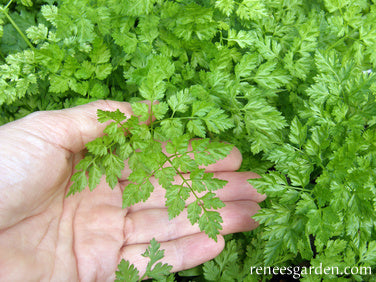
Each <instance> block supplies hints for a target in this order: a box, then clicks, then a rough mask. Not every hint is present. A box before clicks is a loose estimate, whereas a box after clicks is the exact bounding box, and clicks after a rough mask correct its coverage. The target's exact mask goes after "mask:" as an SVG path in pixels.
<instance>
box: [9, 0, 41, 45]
mask: <svg viewBox="0 0 376 282" xmlns="http://www.w3.org/2000/svg"><path fill="white" fill-rule="evenodd" d="M12 1H13V0H11V1H9V2H8V4H7V5H6V7H5V8H4V9H2V10H3V13H4V15H5V16H6V17H7V19H8V20H9V22H10V23H11V24H12V26H13V27H14V28H15V29H16V30H17V32H18V33H19V35H21V37H22V39H23V40H24V41H25V42H26V44H27V45H29V47H30V48H31V49H32V50H34V49H35V48H34V46H33V44H31V42H30V41H29V39H28V38H27V37H26V36H25V34H24V33H23V32H22V31H21V29H20V28H19V27H18V25H17V24H16V23H15V21H14V20H13V19H12V18H11V16H10V15H9V14H8V13H7V8H8V6H9V5H10V4H11V3H12Z"/></svg>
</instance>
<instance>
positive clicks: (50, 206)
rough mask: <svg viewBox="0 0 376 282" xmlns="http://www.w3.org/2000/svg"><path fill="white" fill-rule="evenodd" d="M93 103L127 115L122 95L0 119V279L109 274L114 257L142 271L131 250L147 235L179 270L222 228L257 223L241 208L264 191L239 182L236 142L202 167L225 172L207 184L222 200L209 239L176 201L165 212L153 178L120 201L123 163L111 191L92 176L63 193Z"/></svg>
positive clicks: (242, 176)
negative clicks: (125, 202) (93, 184)
mask: <svg viewBox="0 0 376 282" xmlns="http://www.w3.org/2000/svg"><path fill="white" fill-rule="evenodd" d="M97 109H102V110H107V111H114V110H116V109H120V111H122V112H124V113H125V114H126V116H128V117H129V116H130V115H131V114H132V109H131V106H130V104H128V103H125V102H114V101H97V102H94V103H90V104H87V105H84V106H78V107H75V108H71V109H65V110H59V111H48V112H36V113H33V114H30V115H29V116H27V117H25V118H23V119H20V120H17V121H14V122H11V123H8V124H6V125H4V126H2V127H0V172H1V174H0V281H114V279H115V271H116V269H117V265H118V263H119V262H120V261H121V260H122V259H125V260H128V261H130V263H133V264H134V265H135V266H136V267H137V268H138V269H139V271H140V273H141V275H142V274H143V273H144V272H145V269H146V264H147V258H144V257H142V256H141V254H142V253H143V252H144V251H145V249H146V248H147V246H148V242H149V241H150V240H151V239H152V238H155V239H156V240H158V241H159V242H160V243H161V249H164V250H165V257H164V258H163V262H164V263H169V264H170V265H172V266H173V269H172V271H174V272H175V271H180V270H184V269H189V268H192V267H194V266H196V265H199V264H202V263H204V262H205V261H208V260H210V259H212V258H214V257H215V256H217V255H218V254H219V253H220V252H221V251H222V249H223V247H224V240H223V237H222V236H223V235H225V234H229V233H235V232H243V231H249V230H252V229H254V228H256V227H257V223H256V222H255V221H254V220H253V219H252V218H251V216H252V215H253V214H255V213H256V212H257V210H258V209H259V206H258V204H257V203H259V202H260V201H262V200H263V199H264V198H265V197H264V196H263V195H260V194H258V193H257V191H256V190H255V189H253V188H252V187H251V185H250V184H248V182H247V179H249V178H255V177H257V175H256V174H254V173H252V172H236V170H237V169H238V168H239V166H240V164H241V161H242V158H241V154H240V152H239V150H237V149H236V148H234V149H233V150H232V152H231V153H230V154H229V155H228V156H227V157H226V158H225V159H224V160H221V161H218V162H217V163H216V164H213V165H210V166H208V167H206V171H208V172H214V175H215V177H217V178H221V179H225V180H228V183H227V185H226V186H225V187H224V188H223V189H221V190H219V191H217V195H218V196H219V198H220V199H221V200H222V201H224V202H225V204H226V206H225V207H224V208H222V209H221V210H220V213H221V216H222V218H223V230H222V231H221V236H219V237H218V240H217V242H215V241H214V240H212V239H210V238H208V237H207V235H205V234H203V233H202V232H200V230H199V228H198V227H197V225H194V226H192V225H191V224H190V222H189V220H188V219H187V217H186V210H185V211H183V212H182V214H181V215H179V216H178V217H176V218H174V219H173V220H171V221H169V220H168V214H167V209H166V207H165V198H164V194H165V192H164V189H163V188H161V187H160V186H159V185H158V182H157V181H155V179H151V182H152V183H153V184H154V186H155V189H154V192H153V193H152V195H151V197H150V198H149V199H148V200H147V201H146V202H142V203H138V204H136V205H134V206H132V207H130V208H126V209H122V191H123V189H126V185H127V175H128V173H129V172H127V170H125V172H124V173H123V176H122V177H121V178H120V179H119V182H118V184H117V185H116V187H115V188H114V189H113V190H112V189H110V188H109V187H108V185H107V183H106V181H105V179H104V178H102V179H101V182H100V184H99V186H98V187H97V188H96V189H95V190H94V191H93V192H90V191H89V190H88V189H86V190H84V191H83V192H81V193H78V194H75V195H73V196H69V197H66V194H67V192H68V190H69V186H70V184H71V183H70V178H71V176H72V174H73V173H74V166H75V165H76V164H77V163H78V162H79V160H80V159H82V157H83V155H84V152H85V144H86V143H87V142H89V141H91V140H94V139H95V138H97V137H99V136H101V135H102V134H103V129H104V128H105V126H106V123H105V124H100V123H98V121H97V117H96V112H97ZM189 201H191V199H190V200H188V203H189Z"/></svg>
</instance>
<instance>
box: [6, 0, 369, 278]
mask: <svg viewBox="0 0 376 282" xmlns="http://www.w3.org/2000/svg"><path fill="white" fill-rule="evenodd" d="M375 4H376V3H375V1H374V0H361V1H356V0H340V1H338V0H323V1H302V0H289V1H269V0H267V1H255V0H239V1H234V0H179V1H170V0H142V1H136V0H132V1H121V0H110V1H103V0H95V1H89V0H82V1H74V0H64V1H62V0H61V1H60V0H59V1H49V0H37V1H28V0H17V1H16V0H14V1H13V0H11V1H9V2H5V1H1V6H0V61H1V64H0V123H1V124H3V123H6V122H9V121H12V120H14V119H17V118H20V117H22V116H25V115H27V114H28V113H31V112H34V111H37V110H51V109H61V108H66V107H71V106H74V105H80V104H85V103H87V102H90V101H94V100H98V99H112V100H118V101H129V102H132V103H133V109H134V112H135V117H132V118H129V119H126V118H125V116H124V115H123V114H122V113H120V112H114V113H109V112H98V118H99V121H100V122H105V121H111V122H110V124H109V125H108V127H107V128H106V130H105V135H104V136H103V137H102V138H99V139H97V140H94V141H92V142H90V143H89V144H87V149H88V154H87V155H86V157H85V158H84V159H83V160H82V162H80V164H79V165H78V166H77V167H76V169H77V173H76V174H75V175H74V176H73V178H72V180H73V181H74V185H73V186H72V187H71V191H70V193H76V192H79V191H82V190H83V189H85V188H86V187H87V186H88V187H89V188H90V189H91V190H92V189H95V187H96V186H97V185H98V183H99V181H100V179H101V177H102V175H106V180H107V183H108V184H109V185H110V186H111V187H112V188H113V187H115V186H116V185H117V183H118V179H119V177H120V176H121V171H122V169H123V167H124V163H125V160H128V164H129V166H130V168H131V171H132V173H131V175H130V182H131V184H129V185H128V186H127V187H126V188H127V189H125V190H124V194H123V204H124V206H129V205H132V204H134V203H136V202H140V201H143V200H146V199H147V198H148V196H149V195H150V193H151V192H152V190H153V185H152V184H151V182H150V180H149V179H150V177H151V176H154V177H156V178H157V180H158V182H159V184H160V185H161V186H162V187H164V188H165V189H166V195H167V198H166V206H167V209H168V212H169V216H170V218H174V217H175V216H177V215H178V214H180V213H181V211H182V210H183V209H187V211H188V213H187V214H188V218H189V220H190V221H191V223H192V224H198V226H200V228H201V229H202V230H205V231H206V232H207V233H208V235H209V236H211V237H212V238H216V236H217V235H218V231H219V230H220V225H221V221H222V219H221V218H220V217H219V214H218V213H217V212H216V210H217V209H219V208H221V207H222V205H223V203H222V202H220V201H219V200H218V199H217V198H215V197H214V196H213V195H214V194H213V193H214V192H215V190H216V189H220V188H221V187H223V185H224V182H222V181H220V180H218V179H213V176H212V175H211V174H206V173H203V171H202V170H201V169H200V168H199V166H200V165H207V164H210V163H213V162H215V160H217V159H220V158H223V157H224V156H225V155H226V154H227V153H228V150H229V149H230V146H228V145H226V143H221V142H217V141H219V140H221V141H226V142H227V143H231V144H234V145H235V146H236V147H238V148H239V149H240V151H241V152H242V154H243V164H242V167H241V170H252V171H256V172H257V173H259V174H260V175H261V178H259V179H255V180H252V181H250V183H251V184H252V185H254V187H256V188H257V189H258V190H259V191H260V192H262V193H266V194H267V196H268V198H267V200H266V201H265V202H264V203H262V204H261V205H262V209H261V210H260V212H259V213H258V214H257V215H256V216H255V219H257V220H258V221H259V222H260V227H259V228H258V229H257V230H256V231H255V232H251V233H244V234H243V235H241V236H238V237H233V238H230V239H228V242H229V243H228V245H227V246H226V249H225V251H224V253H223V255H221V256H220V257H219V258H216V259H215V260H214V261H212V262H210V263H208V264H206V265H205V266H201V267H199V268H196V269H195V271H192V272H185V273H193V274H194V275H198V276H200V277H199V278H198V280H199V279H207V280H212V281H216V280H218V281H221V280H222V281H226V279H227V281H229V280H232V279H234V280H239V281H259V280H260V279H262V280H267V279H270V278H271V276H265V277H260V276H257V275H255V274H252V275H251V274H250V272H249V269H250V267H252V266H264V265H267V266H272V265H285V266H287V265H296V266H304V265H309V266H317V265H319V264H320V263H323V264H326V266H332V265H335V266H338V267H339V268H341V270H342V269H343V267H345V266H358V267H361V266H364V267H372V269H373V272H375V271H376V269H375V266H376V262H375V257H374V251H375V242H376V235H375V216H376V215H375V214H376V213H375V209H376V201H375V199H376V195H375V194H376V190H375V185H374V183H375V175H376V171H375V169H376V163H375V158H376V147H375V146H376V141H375V140H376V132H375V126H376V118H375V116H376V110H375V109H376V105H375V91H376V75H375V69H376V52H375V48H376V7H375ZM140 100H149V101H155V100H157V101H158V103H155V104H153V105H152V106H151V107H150V108H149V107H148V105H147V104H145V103H134V102H138V101H140ZM151 115H153V116H154V117H155V118H156V120H155V121H153V122H151V124H150V125H145V124H144V123H142V122H145V121H150V116H151ZM194 137H199V138H202V139H196V140H195V141H192V142H191V145H189V144H188V140H189V139H191V138H194ZM209 139H210V140H209ZM161 142H166V143H167V145H166V151H167V152H166V153H164V151H163V150H162V147H161ZM165 164H166V165H165ZM188 171H189V172H191V173H190V174H189V176H188V174H185V173H184V172H188ZM179 172H182V173H179ZM176 178H178V179H180V181H181V182H182V185H175V184H172V182H173V181H174V179H176ZM196 192H197V193H200V196H197V197H195V198H194V201H193V202H191V203H190V204H188V205H187V199H188V198H189V197H191V196H192V194H193V195H195V194H196ZM201 192H204V193H201ZM242 250H243V251H242ZM235 254H237V255H235ZM122 268H125V269H127V268H128V265H126V264H125V262H124V263H123V266H122ZM130 272H131V273H133V272H132V271H130ZM183 274H184V273H183ZM183 274H182V275H183ZM193 274H192V275H193ZM131 275H132V274H131ZM169 279H170V278H169ZM301 279H302V280H303V281H313V280H315V281H316V280H324V281H329V280H330V279H341V281H342V280H343V281H345V280H349V281H354V280H355V281H368V280H372V279H374V278H373V277H372V276H367V275H363V276H362V275H359V274H354V275H347V276H346V275H341V274H338V275H332V276H330V275H329V276H325V275H321V276H320V275H318V276H313V275H309V274H302V278H301Z"/></svg>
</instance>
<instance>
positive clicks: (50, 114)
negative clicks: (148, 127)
mask: <svg viewBox="0 0 376 282" xmlns="http://www.w3.org/2000/svg"><path fill="white" fill-rule="evenodd" d="M98 109H100V110H104V111H115V110H117V109H119V110H120V111H121V112H123V113H124V114H125V116H126V117H127V118H129V117H130V116H131V115H132V113H133V112H132V107H131V104H130V103H127V102H117V101H107V100H99V101H95V102H92V103H89V104H86V105H82V106H77V107H74V108H70V109H64V110H57V111H42V112H35V113H33V114H30V115H28V116H27V117H25V118H23V119H21V120H18V121H16V122H14V124H12V127H13V128H14V127H22V130H23V131H24V132H25V131H27V132H28V133H30V134H32V135H34V136H35V135H37V136H38V137H39V138H41V139H43V140H44V141H46V142H48V143H52V144H54V145H56V146H58V147H60V148H63V149H65V150H67V151H69V152H72V153H77V152H80V151H82V150H83V149H84V148H85V144H86V143H87V142H89V141H92V140H94V139H95V138H97V137H100V136H102V135H103V130H104V129H105V128H106V126H107V125H108V122H107V123H100V122H98V119H97V110H98Z"/></svg>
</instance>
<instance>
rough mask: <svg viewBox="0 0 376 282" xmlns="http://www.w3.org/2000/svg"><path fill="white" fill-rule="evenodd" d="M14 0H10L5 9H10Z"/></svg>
mask: <svg viewBox="0 0 376 282" xmlns="http://www.w3.org/2000/svg"><path fill="white" fill-rule="evenodd" d="M12 2H13V0H10V1H9V2H8V4H7V5H6V6H5V7H4V10H6V9H8V7H9V6H10V5H11V4H12Z"/></svg>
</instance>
